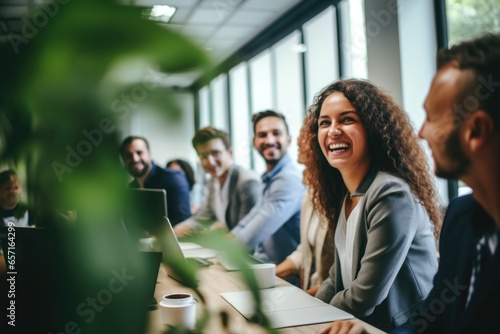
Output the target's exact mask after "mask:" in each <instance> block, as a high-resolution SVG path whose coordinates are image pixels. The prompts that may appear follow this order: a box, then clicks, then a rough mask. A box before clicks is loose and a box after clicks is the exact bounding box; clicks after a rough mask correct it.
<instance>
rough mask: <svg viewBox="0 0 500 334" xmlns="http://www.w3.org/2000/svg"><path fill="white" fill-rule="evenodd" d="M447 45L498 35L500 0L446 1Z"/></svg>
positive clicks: (499, 30)
mask: <svg viewBox="0 0 500 334" xmlns="http://www.w3.org/2000/svg"><path fill="white" fill-rule="evenodd" d="M446 16H447V20H448V45H450V46H451V45H453V44H456V43H458V42H461V41H464V40H468V39H471V38H474V37H476V36H479V35H482V34H483V33H487V32H495V33H500V0H446Z"/></svg>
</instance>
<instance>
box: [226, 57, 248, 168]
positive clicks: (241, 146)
mask: <svg viewBox="0 0 500 334" xmlns="http://www.w3.org/2000/svg"><path fill="white" fill-rule="evenodd" d="M229 84H230V92H231V95H230V101H231V103H230V111H231V140H232V146H233V158H234V162H235V163H236V164H238V165H240V166H243V167H246V168H251V160H250V157H251V152H252V139H251V138H252V137H251V134H250V131H251V128H250V126H251V125H250V123H251V122H250V110H249V106H248V102H249V98H248V75H247V63H246V62H243V63H241V64H239V65H238V66H236V67H234V68H233V69H232V70H231V71H230V72H229Z"/></svg>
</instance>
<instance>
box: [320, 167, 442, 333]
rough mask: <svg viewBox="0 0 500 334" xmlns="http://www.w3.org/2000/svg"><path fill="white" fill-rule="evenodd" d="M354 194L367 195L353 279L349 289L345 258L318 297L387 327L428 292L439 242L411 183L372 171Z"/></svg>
mask: <svg viewBox="0 0 500 334" xmlns="http://www.w3.org/2000/svg"><path fill="white" fill-rule="evenodd" d="M353 196H362V198H361V200H360V201H359V203H358V205H359V206H360V215H359V220H358V222H357V229H356V234H355V237H354V238H355V239H354V247H353V264H352V270H353V273H352V277H353V282H352V285H351V287H350V288H349V289H344V287H343V284H342V276H341V272H340V261H341V260H340V259H339V257H338V254H336V256H335V262H334V265H333V266H332V267H331V268H330V273H329V278H327V279H326V280H325V282H323V284H322V285H321V287H320V289H319V291H318V293H317V294H316V297H318V298H319V299H321V300H323V301H325V302H327V303H330V304H332V305H334V306H336V307H338V308H340V309H342V310H345V311H347V312H349V313H351V314H353V315H354V316H355V317H358V318H360V319H362V320H363V321H366V322H368V323H370V324H372V325H373V326H375V327H378V328H380V329H382V330H384V331H389V330H391V329H393V328H394V327H396V326H398V325H400V324H402V323H404V322H406V321H407V320H408V317H409V316H410V314H411V313H412V312H413V311H414V310H415V309H416V308H417V306H418V305H419V303H420V302H421V301H422V300H423V299H424V298H425V297H426V296H427V295H428V293H429V291H430V290H431V288H432V279H433V277H434V274H435V273H436V271H437V255H436V254H437V253H436V242H435V239H434V235H433V228H432V224H431V223H430V219H429V216H428V214H427V211H426V210H425V208H424V207H423V206H422V205H421V204H419V203H418V202H417V200H416V199H415V197H414V196H413V194H412V192H411V190H410V188H409V186H408V185H407V184H406V183H405V182H404V181H402V180H401V179H399V178H397V177H395V176H392V175H390V174H387V173H383V172H377V171H376V170H372V171H370V172H369V173H368V174H367V175H366V176H365V178H364V179H363V181H362V182H361V184H360V185H359V187H358V189H357V190H356V192H355V193H354V194H353Z"/></svg>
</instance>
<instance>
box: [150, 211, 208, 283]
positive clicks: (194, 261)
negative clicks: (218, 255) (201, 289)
mask: <svg viewBox="0 0 500 334" xmlns="http://www.w3.org/2000/svg"><path fill="white" fill-rule="evenodd" d="M161 220H162V224H161V225H162V226H163V228H162V231H161V232H160V233H158V234H156V239H157V241H158V244H159V247H160V250H161V251H162V252H163V263H164V264H165V266H166V271H167V274H168V276H170V277H172V278H173V279H175V280H176V281H178V282H180V283H182V284H184V285H186V286H191V287H196V286H197V285H198V281H197V278H196V277H193V275H192V273H193V270H194V269H195V268H196V267H203V266H207V265H210V264H211V263H210V262H208V261H205V260H203V259H200V258H192V257H189V258H188V257H186V256H185V255H184V253H183V251H182V249H181V247H180V245H179V241H178V240H177V237H176V235H175V232H174V229H173V228H172V224H170V221H169V220H168V218H167V217H162V218H161Z"/></svg>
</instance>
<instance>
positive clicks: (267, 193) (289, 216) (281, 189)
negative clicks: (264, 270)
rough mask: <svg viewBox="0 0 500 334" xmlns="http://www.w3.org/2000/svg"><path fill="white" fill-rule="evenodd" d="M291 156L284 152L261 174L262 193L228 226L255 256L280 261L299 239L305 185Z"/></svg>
mask: <svg viewBox="0 0 500 334" xmlns="http://www.w3.org/2000/svg"><path fill="white" fill-rule="evenodd" d="M301 180H302V178H301V175H300V172H299V171H298V170H297V168H295V166H294V165H293V162H292V159H291V158H290V157H289V156H288V155H284V156H283V158H282V159H281V160H280V161H279V162H278V164H277V165H276V166H274V168H273V169H272V170H271V171H269V172H268V173H265V174H264V175H263V176H262V181H263V183H264V185H263V197H262V199H261V201H260V202H259V203H257V205H255V207H254V208H253V209H252V210H251V211H250V212H249V213H248V215H246V216H245V217H244V218H243V219H242V220H240V221H239V222H238V224H237V225H236V226H235V227H234V228H233V229H232V230H231V232H232V233H233V234H234V235H235V236H236V238H237V239H239V240H241V241H242V242H244V243H245V244H246V245H247V246H248V247H249V248H251V249H255V254H254V255H255V256H256V257H258V258H260V259H262V260H264V261H271V262H274V263H280V262H281V261H283V260H284V259H285V258H286V257H287V256H288V255H289V254H291V253H292V252H293V251H294V250H295V249H296V248H297V246H298V244H299V242H300V227H299V221H300V205H301V202H302V196H303V194H304V190H305V187H304V185H303V184H302V181H301Z"/></svg>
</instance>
